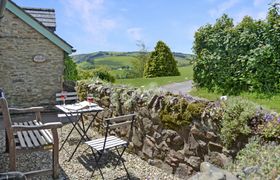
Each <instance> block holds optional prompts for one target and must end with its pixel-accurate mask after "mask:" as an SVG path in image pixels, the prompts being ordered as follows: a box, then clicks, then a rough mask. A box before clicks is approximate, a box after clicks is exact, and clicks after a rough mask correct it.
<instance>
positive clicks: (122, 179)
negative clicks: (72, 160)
mask: <svg viewBox="0 0 280 180" xmlns="http://www.w3.org/2000/svg"><path fill="white" fill-rule="evenodd" d="M118 157H119V156H118V155H117V154H116V153H115V152H113V151H108V152H107V153H104V154H103V155H102V157H101V159H100V161H99V162H98V166H99V168H100V169H101V171H102V173H103V174H105V173H104V172H103V168H106V169H109V171H114V172H115V173H114V172H113V173H111V174H114V175H116V174H118V172H119V171H122V172H123V173H124V174H125V175H121V176H119V177H115V178H112V177H110V178H112V179H116V180H126V179H129V178H128V177H127V175H126V172H125V169H124V168H123V165H122V163H121V162H119V164H118V165H117V167H116V168H115V166H116V164H117V161H118ZM77 159H78V161H79V162H80V163H81V164H82V165H83V166H84V167H85V168H86V169H87V170H88V171H91V172H93V176H96V175H98V176H101V177H102V175H101V174H100V172H99V170H98V167H97V164H96V161H95V159H94V155H93V154H92V153H87V154H83V155H81V156H79V157H77ZM122 159H123V158H122ZM123 160H124V159H123ZM124 161H125V160H124ZM126 166H127V165H126ZM127 169H128V171H129V169H130V168H129V167H127ZM107 171H108V170H107ZM105 175H106V174H105ZM129 176H130V179H131V180H140V178H138V177H136V176H135V175H134V174H132V173H131V172H129ZM103 179H104V177H103ZM105 179H106V178H105Z"/></svg>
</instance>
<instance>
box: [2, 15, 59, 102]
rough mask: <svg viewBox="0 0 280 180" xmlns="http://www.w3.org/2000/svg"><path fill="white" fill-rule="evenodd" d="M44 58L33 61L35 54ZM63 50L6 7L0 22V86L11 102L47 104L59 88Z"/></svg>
mask: <svg viewBox="0 0 280 180" xmlns="http://www.w3.org/2000/svg"><path fill="white" fill-rule="evenodd" d="M39 54H40V55H44V56H45V57H46V61H45V62H41V63H39V62H34V61H33V58H34V56H36V55H39ZM63 60H64V51H63V50H61V49H60V48H59V47H57V46H56V45H54V44H53V43H52V42H51V41H49V40H48V39H46V38H45V37H44V36H43V35H41V34H40V33H38V32H37V31H36V30H35V29H33V28H32V27H31V26H29V25H28V24H26V23H25V22H24V21H22V20H21V19H19V18H18V17H17V16H15V15H14V14H12V13H11V12H10V11H8V10H7V11H5V13H4V18H3V19H2V20H1V22H0V88H3V89H4V91H5V95H6V98H7V99H8V103H9V105H10V106H19V107H28V106H38V105H43V106H47V105H50V104H54V103H55V93H56V92H59V91H61V77H62V75H63V68H64V65H63Z"/></svg>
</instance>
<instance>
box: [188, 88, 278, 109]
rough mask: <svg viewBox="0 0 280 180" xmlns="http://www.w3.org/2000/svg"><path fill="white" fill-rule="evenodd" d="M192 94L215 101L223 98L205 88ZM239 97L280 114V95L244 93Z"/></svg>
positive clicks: (194, 89)
mask: <svg viewBox="0 0 280 180" xmlns="http://www.w3.org/2000/svg"><path fill="white" fill-rule="evenodd" d="M190 94H191V95H192V96H198V97H203V98H206V99H209V100H213V101H214V100H217V99H219V97H220V96H222V94H220V93H215V92H208V91H207V90H206V89H203V88H201V89H196V88H193V89H192V91H191V92H190ZM239 96H241V97H242V98H245V99H248V100H250V101H253V102H255V103H256V104H259V105H261V106H262V107H263V108H265V109H270V110H272V111H276V112H278V113H280V106H279V102H280V94H276V95H273V96H268V95H265V94H257V93H242V94H241V95H239Z"/></svg>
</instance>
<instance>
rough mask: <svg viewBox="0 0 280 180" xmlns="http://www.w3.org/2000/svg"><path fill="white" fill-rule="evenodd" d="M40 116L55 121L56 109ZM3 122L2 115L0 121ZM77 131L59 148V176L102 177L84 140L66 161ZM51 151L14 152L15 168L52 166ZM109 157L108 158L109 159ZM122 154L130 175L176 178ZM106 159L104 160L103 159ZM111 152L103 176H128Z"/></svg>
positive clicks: (4, 163)
mask: <svg viewBox="0 0 280 180" xmlns="http://www.w3.org/2000/svg"><path fill="white" fill-rule="evenodd" d="M42 117H43V120H44V121H45V122H52V121H58V120H59V119H58V118H57V116H56V113H47V114H43V116H42ZM12 118H13V120H16V121H21V120H24V119H25V118H28V117H24V118H23V117H21V116H15V117H12ZM0 122H1V123H2V119H1V121H0ZM1 123H0V128H1V131H0V133H1V134H0V162H1V163H0V172H6V171H8V163H9V159H8V154H6V153H4V151H5V133H4V131H3V126H2V124H1ZM1 126H2V127H1ZM71 127H72V125H71V124H65V125H64V126H63V128H62V129H59V130H58V133H59V138H60V139H59V140H60V144H61V142H62V141H63V140H64V139H65V138H66V136H67V134H68V133H69V131H70V129H71ZM88 135H89V136H90V138H91V139H95V138H97V137H100V134H98V133H97V132H96V130H94V128H91V129H90V131H89V134H88ZM79 137H80V136H79V135H78V133H77V132H76V131H74V132H73V134H72V135H71V136H70V138H69V139H68V141H67V143H66V144H65V145H64V148H63V149H62V150H61V151H60V152H59V161H60V174H59V179H102V177H101V175H100V173H99V171H98V169H97V168H95V167H96V165H95V161H94V157H93V155H92V152H91V150H90V149H89V148H88V146H87V145H86V144H82V145H81V146H80V147H79V148H78V150H77V152H76V153H75V155H74V157H73V159H72V160H71V161H69V162H68V159H69V157H70V154H71V153H72V152H73V151H74V148H75V147H76V144H77V142H78V141H79ZM51 154H52V153H51V152H49V151H46V152H32V153H26V154H20V155H18V156H17V160H16V161H17V170H18V171H23V172H25V171H30V170H36V169H41V168H46V167H51V165H52V163H51V162H52V161H51ZM108 158H109V160H108ZM123 158H124V159H125V161H126V166H127V168H128V172H129V174H130V177H131V178H132V179H179V178H177V177H175V176H174V175H171V174H168V173H166V172H165V171H164V170H162V169H159V168H157V167H155V166H151V165H150V164H149V163H148V162H146V161H144V160H142V159H141V158H140V157H138V156H137V155H135V154H130V153H128V152H125V154H124V155H123ZM105 159H107V160H106V162H105V161H104V160H105ZM114 160H115V156H114V153H108V154H107V156H104V157H103V159H101V167H102V172H103V174H104V179H127V176H126V172H125V170H124V169H123V166H121V165H119V166H117V168H116V169H114V162H116V161H114ZM94 169H95V172H94V175H93V177H91V175H92V172H93V170H94ZM34 179H52V177H51V176H41V177H38V176H37V177H34Z"/></svg>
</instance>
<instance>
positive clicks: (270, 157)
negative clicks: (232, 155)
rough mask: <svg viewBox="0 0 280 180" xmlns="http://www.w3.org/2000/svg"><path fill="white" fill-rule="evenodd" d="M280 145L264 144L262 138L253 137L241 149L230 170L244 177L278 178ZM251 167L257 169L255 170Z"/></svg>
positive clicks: (229, 167)
mask: <svg viewBox="0 0 280 180" xmlns="http://www.w3.org/2000/svg"><path fill="white" fill-rule="evenodd" d="M279 157H280V145H275V144H273V143H270V144H262V143H261V141H260V138H255V139H251V140H250V141H249V143H248V144H247V145H246V147H245V148H244V149H242V150H241V151H239V153H238V154H237V156H236V160H235V162H234V163H232V164H231V165H229V166H228V170H230V171H232V172H236V173H238V174H239V175H241V178H242V179H277V177H278V176H279V172H280V158H279ZM250 169H252V170H253V169H255V172H253V171H251V172H252V173H250Z"/></svg>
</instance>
